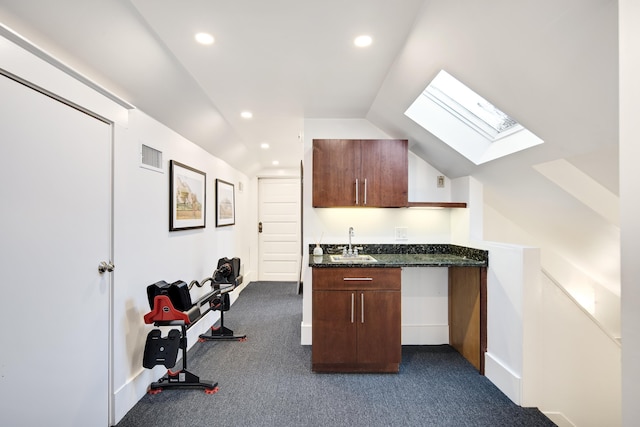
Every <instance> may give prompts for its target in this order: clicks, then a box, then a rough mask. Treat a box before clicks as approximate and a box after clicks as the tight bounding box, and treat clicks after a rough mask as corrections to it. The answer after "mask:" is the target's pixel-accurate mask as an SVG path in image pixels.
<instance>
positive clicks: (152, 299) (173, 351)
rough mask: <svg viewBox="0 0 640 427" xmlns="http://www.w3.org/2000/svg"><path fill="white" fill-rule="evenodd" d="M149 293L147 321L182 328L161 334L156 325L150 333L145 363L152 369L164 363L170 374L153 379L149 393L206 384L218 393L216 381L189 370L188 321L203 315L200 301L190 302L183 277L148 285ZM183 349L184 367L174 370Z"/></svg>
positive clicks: (145, 316)
mask: <svg viewBox="0 0 640 427" xmlns="http://www.w3.org/2000/svg"><path fill="white" fill-rule="evenodd" d="M215 295H216V291H215V290H214V291H212V292H211V293H210V294H208V295H207V298H213V297H214V296H215ZM147 296H148V297H149V305H150V306H151V311H150V312H149V313H147V314H145V315H144V322H145V323H146V324H151V323H153V324H154V325H155V326H180V330H178V329H171V330H170V331H169V333H168V335H167V336H166V337H162V336H161V332H160V330H159V329H154V330H152V331H151V332H149V334H148V335H147V341H146V345H145V348H144V356H143V362H142V366H144V367H145V368H148V369H150V368H153V367H154V366H156V365H164V366H165V367H166V368H167V374H166V375H165V376H164V377H162V378H160V380H158V381H156V382H154V383H152V384H151V385H150V386H149V390H148V393H149V394H157V393H160V392H161V391H162V390H163V389H168V388H203V389H204V391H205V393H207V394H214V393H216V392H217V391H218V383H217V382H216V383H214V382H211V381H202V380H200V378H199V377H198V376H196V375H194V374H192V373H191V372H189V371H187V325H190V324H191V323H192V320H193V319H197V318H198V317H200V309H199V304H196V305H193V304H191V297H190V295H189V288H188V286H187V284H186V283H185V282H182V281H179V282H174V283H172V284H170V285H169V284H167V283H166V282H165V281H161V282H156V283H154V284H153V285H149V286H148V287H147ZM177 307H180V309H178V308H177ZM180 349H181V350H182V369H181V370H179V371H177V372H173V371H171V370H170V369H169V368H170V367H173V366H174V365H175V363H176V360H177V356H178V350H180Z"/></svg>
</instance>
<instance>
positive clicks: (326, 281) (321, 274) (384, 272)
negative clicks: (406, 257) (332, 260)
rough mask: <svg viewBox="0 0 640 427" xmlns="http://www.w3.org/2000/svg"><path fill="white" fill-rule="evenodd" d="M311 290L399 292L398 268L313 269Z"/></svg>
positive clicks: (399, 274)
mask: <svg viewBox="0 0 640 427" xmlns="http://www.w3.org/2000/svg"><path fill="white" fill-rule="evenodd" d="M312 278H313V290H349V289H382V290H390V291H399V290H400V281H401V269H400V268H367V267H351V268H314V269H313V272H312Z"/></svg>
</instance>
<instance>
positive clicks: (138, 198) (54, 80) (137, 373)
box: [0, 37, 256, 422]
mask: <svg viewBox="0 0 640 427" xmlns="http://www.w3.org/2000/svg"><path fill="white" fill-rule="evenodd" d="M34 49H35V48H34ZM0 51H2V53H3V55H2V59H3V63H2V66H3V68H5V69H7V70H8V71H10V72H12V73H14V74H16V75H18V76H20V77H22V78H24V79H25V80H27V81H30V82H33V83H35V84H37V85H39V86H41V87H43V88H44V89H46V90H49V91H51V92H52V93H54V94H56V95H58V96H60V97H62V98H64V99H67V100H70V101H73V102H74V103H76V104H77V105H79V106H81V107H84V108H86V109H88V110H90V111H93V112H95V113H97V114H99V115H101V116H102V117H105V118H106V119H109V120H111V121H113V122H114V123H115V125H114V126H115V127H114V129H115V132H114V140H113V170H114V176H113V243H114V244H113V262H114V264H115V266H116V269H115V271H114V273H113V274H112V277H113V282H112V285H113V312H112V316H113V318H112V322H113V328H112V332H113V343H112V349H113V356H112V367H113V369H112V384H113V392H114V407H113V408H112V410H113V414H112V415H113V417H114V420H113V421H114V422H118V421H119V420H120V419H121V418H122V417H123V416H124V415H125V414H126V412H128V411H129V409H131V408H132V407H133V406H134V405H135V404H136V403H137V402H138V400H139V399H140V398H141V397H142V396H143V395H144V394H145V392H146V388H147V387H148V385H149V384H150V383H151V382H153V381H156V380H157V379H158V378H160V377H161V376H162V375H163V374H164V373H165V368H164V367H162V366H160V367H156V368H154V369H153V370H148V369H144V368H143V367H142V357H143V356H142V355H143V351H144V345H145V340H146V336H147V333H148V332H149V330H150V329H151V328H152V326H150V325H145V324H144V321H143V316H144V314H145V313H147V312H148V311H149V303H148V300H147V295H146V287H147V286H148V285H150V284H152V283H155V282H156V281H159V280H165V281H167V282H173V281H176V280H184V281H185V282H187V283H189V282H191V281H192V280H199V281H200V280H202V279H204V278H206V277H210V276H211V274H212V272H213V271H214V269H215V267H216V265H217V261H218V259H219V258H221V257H225V256H228V257H235V256H237V257H240V258H241V260H242V263H243V267H242V268H243V271H242V273H243V274H244V285H246V284H247V283H248V282H249V281H250V280H252V277H253V271H251V269H250V268H249V267H248V266H250V265H252V262H251V259H250V252H249V246H250V245H249V242H250V240H249V234H250V229H249V228H248V227H247V223H248V218H249V213H250V211H251V205H250V203H249V200H254V199H255V198H256V195H255V194H251V193H250V192H249V191H244V192H238V191H236V224H235V225H234V226H231V227H223V228H216V227H215V215H214V213H215V179H216V178H221V179H223V180H225V181H228V182H231V183H234V184H235V185H236V189H238V186H239V184H240V183H242V184H243V187H244V188H245V189H247V188H249V185H248V183H249V181H248V179H247V177H246V176H245V175H243V174H242V173H240V172H239V171H237V170H235V169H233V168H231V167H230V166H229V165H227V164H226V163H224V162H223V161H221V160H220V159H218V158H216V157H215V156H212V155H211V154H209V153H207V152H205V151H204V150H202V149H201V148H200V147H198V146H197V145H195V144H193V143H191V142H190V141H188V140H186V139H185V138H183V137H181V136H180V135H178V134H176V133H175V132H173V131H171V130H170V129H168V128H167V127H166V126H164V125H162V124H160V123H158V122H157V121H155V120H153V119H152V118H150V117H149V116H147V115H146V114H144V113H143V112H141V111H139V110H135V109H132V110H128V111H127V109H126V108H127V107H130V106H127V104H126V103H125V102H122V103H121V104H120V105H118V104H117V103H115V102H113V100H110V99H108V98H106V97H105V96H104V94H100V93H98V92H96V91H94V90H93V89H91V88H88V87H87V86H85V85H84V84H82V83H80V82H78V81H77V80H75V79H73V78H71V77H70V76H69V75H67V74H65V72H63V71H62V70H61V68H62V69H64V67H60V64H57V66H58V67H57V68H56V67H53V66H51V65H50V64H48V63H47V62H45V61H43V60H40V59H39V58H36V56H34V55H33V54H32V53H29V52H27V51H26V50H23V49H22V48H18V49H16V47H15V45H14V44H12V43H11V42H9V41H7V40H5V39H3V38H1V37H0ZM39 54H41V55H40V57H42V58H46V57H47V55H46V54H45V53H42V52H39ZM49 60H50V61H52V62H55V61H54V60H53V59H52V58H49ZM141 142H143V143H145V144H146V145H149V146H151V147H153V148H156V149H158V150H160V151H162V152H163V169H164V173H159V172H155V171H151V170H149V169H145V168H141V167H140V166H139V158H140V156H139V148H140V147H139V144H140V143H141ZM169 160H177V161H179V162H181V163H184V164H187V165H189V166H191V167H194V168H196V169H198V170H200V171H202V172H205V173H206V176H207V182H206V186H207V191H206V209H207V217H206V228H204V229H197V230H188V231H176V232H169V173H168V163H169ZM42 213H43V214H46V211H42ZM107 229H108V224H105V230H107ZM96 262H98V261H96ZM209 289H210V288H209ZM241 289H242V287H241V288H239V289H238V290H236V291H234V292H233V295H232V300H235V298H237V295H238V293H239V292H240V291H241ZM207 290H208V285H206V286H205V287H203V288H197V287H194V288H193V289H192V299H194V300H195V299H197V298H198V297H199V296H200V295H202V294H204V293H206V291H207ZM218 318H219V313H217V312H216V313H209V315H207V317H206V318H205V319H203V321H202V322H198V323H197V324H196V325H194V327H192V328H191V329H190V330H189V345H190V346H191V345H193V344H194V343H196V342H197V336H198V335H199V334H200V333H204V332H205V331H206V330H207V329H208V328H209V327H210V326H211V325H212V324H213V323H214V322H215V321H216V320H217V319H218ZM102 339H105V340H108V339H109V337H107V336H105V337H102ZM78 345H79V346H82V345H87V343H86V342H85V341H82V340H79V341H78ZM203 345H206V344H203ZM69 353H70V354H74V349H69ZM196 374H197V373H196ZM104 375H107V369H106V367H105V369H104ZM213 380H214V381H215V379H213ZM49 398H50V399H58V396H56V394H55V391H53V392H52V393H49ZM59 399H61V400H60V401H59V406H60V407H64V404H65V403H64V396H59Z"/></svg>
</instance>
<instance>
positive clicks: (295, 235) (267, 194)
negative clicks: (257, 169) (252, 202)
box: [258, 178, 301, 281]
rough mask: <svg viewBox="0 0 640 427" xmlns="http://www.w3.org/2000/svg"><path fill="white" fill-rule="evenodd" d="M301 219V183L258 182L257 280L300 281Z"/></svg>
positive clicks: (276, 179) (287, 181) (282, 179)
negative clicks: (258, 261)
mask: <svg viewBox="0 0 640 427" xmlns="http://www.w3.org/2000/svg"><path fill="white" fill-rule="evenodd" d="M300 216H301V215H300V179H298V178H261V179H259V180H258V221H259V222H260V224H259V226H258V227H259V230H260V229H261V230H262V231H261V232H259V254H258V256H259V260H260V263H259V267H258V278H259V280H274V281H297V280H299V276H300V272H299V268H300V262H301V260H300V256H301V252H300Z"/></svg>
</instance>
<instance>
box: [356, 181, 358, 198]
mask: <svg viewBox="0 0 640 427" xmlns="http://www.w3.org/2000/svg"><path fill="white" fill-rule="evenodd" d="M357 204H358V178H356V205H357Z"/></svg>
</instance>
